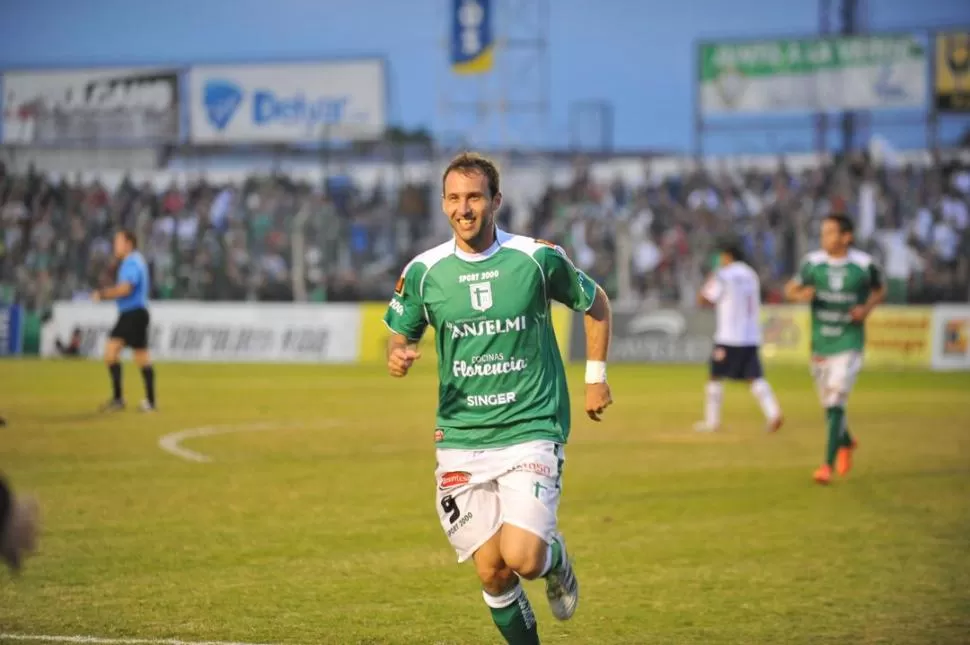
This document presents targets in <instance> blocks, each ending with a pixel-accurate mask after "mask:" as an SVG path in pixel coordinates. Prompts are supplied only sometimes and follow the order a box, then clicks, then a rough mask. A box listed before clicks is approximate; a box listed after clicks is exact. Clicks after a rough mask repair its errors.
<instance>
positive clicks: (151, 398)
mask: <svg viewBox="0 0 970 645" xmlns="http://www.w3.org/2000/svg"><path fill="white" fill-rule="evenodd" d="M141 377H142V379H143V380H144V381H145V399H146V400H147V401H148V403H149V404H150V405H151V406H152V407H153V408H154V407H155V368H154V367H153V366H151V365H146V366H145V367H143V368H141Z"/></svg>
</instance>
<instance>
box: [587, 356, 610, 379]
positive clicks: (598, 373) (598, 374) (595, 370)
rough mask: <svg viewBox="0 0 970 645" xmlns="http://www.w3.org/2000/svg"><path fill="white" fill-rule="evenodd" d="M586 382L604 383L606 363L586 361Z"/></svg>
mask: <svg viewBox="0 0 970 645" xmlns="http://www.w3.org/2000/svg"><path fill="white" fill-rule="evenodd" d="M586 382H587V383H606V361H586Z"/></svg>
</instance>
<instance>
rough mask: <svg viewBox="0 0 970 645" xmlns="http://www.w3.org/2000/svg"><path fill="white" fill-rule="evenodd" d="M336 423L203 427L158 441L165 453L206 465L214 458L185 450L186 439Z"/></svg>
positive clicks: (170, 435) (164, 437)
mask: <svg viewBox="0 0 970 645" xmlns="http://www.w3.org/2000/svg"><path fill="white" fill-rule="evenodd" d="M334 423H335V422H334V421H332V420H331V421H317V422H313V423H306V422H301V423H294V422H291V423H251V424H243V425H224V426H203V427H201V428H188V429H186V430H179V431H177V432H170V433H168V434H167V435H164V436H162V437H161V438H159V440H158V447H159V448H161V449H162V450H164V451H165V452H167V453H169V454H171V455H175V456H176V457H179V458H181V459H185V460H186V461H194V462H196V463H200V464H206V463H209V462H211V461H212V457H209V456H207V455H203V454H202V453H201V452H196V451H194V450H189V449H188V448H183V447H182V446H181V445H180V444H181V443H182V442H183V441H185V440H186V439H197V438H199V437H211V436H213V435H219V434H231V433H234V432H265V431H267V430H282V429H284V428H309V427H313V428H322V427H329V426H332V425H333V424H334Z"/></svg>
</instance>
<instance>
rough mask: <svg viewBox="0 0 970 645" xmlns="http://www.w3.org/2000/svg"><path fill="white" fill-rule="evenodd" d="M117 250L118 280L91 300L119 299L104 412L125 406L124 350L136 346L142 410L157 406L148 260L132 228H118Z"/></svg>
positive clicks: (108, 351)
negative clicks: (150, 343) (150, 336)
mask: <svg viewBox="0 0 970 645" xmlns="http://www.w3.org/2000/svg"><path fill="white" fill-rule="evenodd" d="M114 254H115V257H116V258H117V259H118V260H119V262H120V264H119V265H118V283H117V284H116V285H114V286H113V287H108V288H107V289H100V290H98V291H95V292H94V294H92V300H94V302H98V301H100V300H116V301H117V303H118V322H116V323H115V326H114V328H113V329H112V330H111V333H110V334H109V335H108V342H107V344H106V345H105V348H104V362H105V363H106V364H107V365H108V372H109V373H110V374H111V391H112V395H111V400H110V401H108V402H107V403H106V404H104V405H103V406H102V408H101V409H102V410H103V411H105V412H111V411H116V410H123V409H124V407H125V400H124V397H123V396H122V391H121V350H123V349H124V348H125V347H130V348H131V349H132V350H134V354H135V363H137V364H138V367H140V368H141V375H142V379H143V380H144V382H145V400H144V401H142V403H141V406H140V408H139V409H140V410H141V411H142V412H152V411H154V410H155V369H154V368H153V367H152V361H151V356H150V355H149V353H148V326H149V322H150V318H149V315H148V293H149V289H150V283H149V275H148V264H147V263H146V262H145V258H144V256H142V254H141V253H140V252H139V251H138V240H137V238H136V237H135V234H134V233H132V232H131V231H127V230H122V231H118V232H117V233H116V234H115V237H114Z"/></svg>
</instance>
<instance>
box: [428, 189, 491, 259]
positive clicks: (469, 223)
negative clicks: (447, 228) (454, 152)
mask: <svg viewBox="0 0 970 645" xmlns="http://www.w3.org/2000/svg"><path fill="white" fill-rule="evenodd" d="M501 203H502V194H501V193H498V194H496V195H494V196H493V195H492V194H491V191H490V190H489V188H488V178H487V177H486V176H485V174H484V173H483V172H481V171H479V170H471V171H468V172H462V171H459V170H453V171H451V172H450V173H448V176H447V177H445V190H444V195H443V196H442V208H443V209H444V211H445V215H447V216H448V221H449V222H451V228H452V230H454V231H455V239H456V240H457V243H458V246H459V247H460V248H461V249H462V250H464V251H468V252H472V253H475V252H479V251H484V250H485V249H487V248H488V247H489V246H491V245H492V243H493V242H494V241H495V211H497V210H498V207H499V206H500V205H501Z"/></svg>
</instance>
